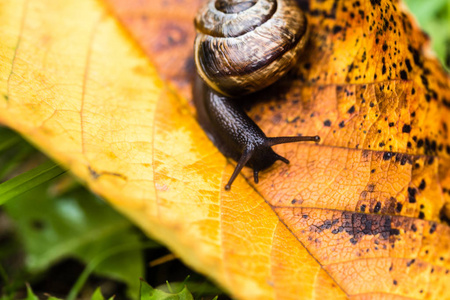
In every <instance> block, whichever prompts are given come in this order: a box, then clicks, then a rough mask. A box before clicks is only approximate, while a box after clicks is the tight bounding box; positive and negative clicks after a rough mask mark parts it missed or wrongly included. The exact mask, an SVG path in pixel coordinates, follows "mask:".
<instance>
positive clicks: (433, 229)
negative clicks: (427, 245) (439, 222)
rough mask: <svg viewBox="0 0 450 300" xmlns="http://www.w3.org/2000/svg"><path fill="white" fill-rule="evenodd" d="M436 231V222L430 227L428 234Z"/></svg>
mask: <svg viewBox="0 0 450 300" xmlns="http://www.w3.org/2000/svg"><path fill="white" fill-rule="evenodd" d="M435 231H436V223H433V224H432V225H431V227H430V234H433V232H435Z"/></svg>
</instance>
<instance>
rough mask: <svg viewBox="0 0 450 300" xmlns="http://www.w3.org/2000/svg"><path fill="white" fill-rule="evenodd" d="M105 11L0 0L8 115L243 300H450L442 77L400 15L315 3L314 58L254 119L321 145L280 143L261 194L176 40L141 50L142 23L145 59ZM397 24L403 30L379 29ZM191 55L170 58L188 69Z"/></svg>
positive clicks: (83, 4) (392, 6)
mask: <svg viewBox="0 0 450 300" xmlns="http://www.w3.org/2000/svg"><path fill="white" fill-rule="evenodd" d="M161 3H162V2H161ZM161 3H160V2H157V3H156V4H155V3H154V4H153V6H151V9H153V12H155V11H158V9H159V8H160V7H159V5H162V4H161ZM175 3H177V4H178V5H180V1H166V2H165V3H164V5H165V10H168V7H169V6H170V7H172V6H171V5H174V4H175ZM186 3H189V2H186ZM192 3H194V1H193V2H192ZM198 3H199V2H198V1H195V5H192V7H191V9H189V10H186V15H189V13H194V12H195V9H193V8H195V6H196V5H197V4H198ZM178 9H180V8H178ZM112 11H114V10H110V9H109V7H108V8H107V7H106V6H104V3H102V2H98V1H95V0H77V1H76V0H66V1H60V2H58V3H55V1H50V0H37V1H14V3H10V1H7V0H3V1H2V2H0V17H1V19H0V34H1V36H2V37H3V38H2V41H1V42H0V76H1V77H0V78H1V79H0V93H1V94H2V95H3V98H0V99H1V100H0V105H1V107H0V123H3V124H5V125H7V126H9V127H11V128H13V129H15V130H17V131H18V132H20V133H21V134H23V135H24V136H25V137H26V138H27V139H29V140H30V141H32V142H33V143H34V144H35V145H37V146H38V147H39V148H40V149H42V150H43V151H44V152H46V153H47V154H49V155H50V156H51V157H53V158H54V159H55V160H57V161H59V162H61V163H62V164H64V165H65V166H67V167H68V168H69V169H70V170H71V171H72V172H73V173H74V174H75V175H76V176H77V177H78V178H80V179H81V180H82V181H84V182H85V183H86V184H87V185H88V186H89V187H90V189H92V190H93V191H94V192H96V193H98V194H100V195H102V196H103V197H104V198H105V199H107V200H108V201H109V202H110V203H111V204H112V205H114V206H115V207H116V208H117V209H118V210H120V211H121V212H123V213H124V214H126V215H127V216H129V217H130V219H132V220H133V221H134V222H135V223H137V224H138V225H139V226H140V227H141V228H143V230H144V231H146V232H147V233H148V234H149V235H151V236H153V237H156V238H158V239H159V240H161V241H162V242H163V243H165V244H166V245H168V246H169V247H170V248H171V249H172V250H173V251H174V252H176V253H177V254H178V255H179V256H180V257H181V258H182V259H183V260H184V261H185V262H187V263H188V264H189V265H191V266H193V267H194V268H196V269H197V270H199V271H201V272H203V273H205V274H207V275H208V276H210V277H211V278H213V279H214V280H215V281H216V282H218V283H219V284H221V285H222V286H223V287H225V288H226V289H227V290H229V291H230V292H231V294H232V295H233V296H235V297H236V298H241V299H273V298H277V299H298V298H304V299H339V298H343V299H344V298H345V299H346V298H352V299H359V298H361V299H365V298H375V299H376V298H382V297H383V296H385V297H388V296H389V297H392V298H394V297H410V298H417V299H420V298H429V299H432V298H436V299H444V298H447V299H448V298H450V295H449V294H448V293H449V292H448V289H447V288H448V282H449V280H450V276H449V274H448V273H449V271H448V270H449V249H450V229H449V227H448V226H447V225H445V222H444V221H443V219H445V217H446V216H448V212H447V211H446V210H445V207H446V206H445V204H446V203H449V195H448V194H447V193H446V192H445V190H444V191H443V190H442V188H445V187H446V186H449V185H450V176H449V172H448V166H449V153H446V151H448V150H447V147H450V146H449V138H448V136H447V133H446V132H445V134H444V133H443V132H444V131H446V130H445V128H446V116H448V108H447V106H448V105H446V102H445V101H447V100H446V99H447V98H446V97H448V95H449V93H450V92H449V91H450V89H449V87H448V85H449V79H448V76H446V75H445V74H443V73H442V71H441V70H440V69H439V66H438V65H437V63H436V61H435V60H434V59H433V58H430V57H429V56H426V55H423V50H422V49H421V48H420V47H421V43H423V42H424V41H425V40H426V39H425V38H424V37H423V36H422V35H420V32H419V31H418V29H417V28H415V27H413V26H412V25H411V22H410V20H409V19H408V17H407V15H406V14H405V13H404V12H403V11H402V10H401V5H399V4H398V3H397V2H396V1H380V0H378V1H373V0H372V1H368V0H367V1H361V2H360V1H354V2H350V1H341V2H337V1H312V2H311V3H310V6H309V17H310V21H311V26H313V29H315V30H313V32H314V33H313V36H312V40H311V42H310V48H309V50H308V51H307V53H306V54H305V58H304V60H303V61H302V62H301V63H300V64H299V65H298V67H297V69H296V70H295V71H294V72H292V74H291V75H290V77H288V78H287V79H286V80H285V81H284V82H282V83H281V84H280V85H279V86H277V87H276V88H273V89H271V90H270V93H267V95H265V96H264V97H263V98H264V99H265V100H266V101H265V102H264V103H260V104H257V105H255V106H254V107H253V108H252V110H251V112H250V114H251V115H252V116H253V117H254V118H255V119H258V120H259V124H260V125H261V127H262V128H263V129H264V130H265V131H266V132H268V133H269V135H272V136H276V135H281V133H282V134H283V135H287V134H294V133H299V132H301V133H305V134H317V133H318V134H320V135H321V136H322V138H323V142H322V143H321V145H319V146H316V145H304V144H298V145H296V146H294V147H287V146H280V147H279V148H277V149H280V151H282V153H286V154H287V155H288V158H289V159H290V160H291V162H292V164H291V165H290V166H288V167H287V166H285V167H280V166H274V167H273V168H271V169H269V170H268V171H267V172H265V174H264V175H263V177H262V180H261V183H260V184H259V185H252V186H250V185H249V184H248V182H247V181H246V179H245V178H251V172H249V171H248V170H246V171H245V172H244V176H245V177H244V176H239V178H238V179H237V181H236V182H235V183H234V185H233V188H232V190H231V191H230V192H225V191H224V190H223V186H224V182H226V181H227V179H228V178H229V176H230V174H231V172H232V170H233V163H230V162H229V161H227V160H226V159H225V158H224V157H223V156H222V155H221V154H220V153H219V152H218V150H217V149H216V148H215V147H214V146H213V144H212V143H211V142H210V141H209V140H208V139H207V137H206V136H205V134H204V133H203V131H202V130H201V129H200V127H199V126H198V124H197V122H196V121H195V118H194V110H193V109H192V106H190V104H189V103H188V101H186V100H185V98H189V97H190V84H189V79H188V78H187V77H185V76H188V75H189V74H188V73H189V72H188V71H186V70H185V73H186V74H185V76H184V75H183V74H182V75H181V77H177V76H176V75H177V74H176V73H174V72H173V70H172V68H170V67H166V65H165V60H164V59H163V58H164V57H165V56H164V55H159V54H161V53H164V51H166V49H172V50H173V48H170V47H169V46H173V45H171V44H170V43H169V44H165V43H164V42H163V41H164V40H159V41H161V42H160V43H159V44H157V45H156V46H158V47H159V48H158V47H156V46H155V44H152V45H151V46H152V47H153V48H152V47H146V46H145V42H142V40H140V39H139V34H136V31H133V30H131V31H132V32H133V33H134V35H135V36H137V37H138V38H137V40H138V41H139V43H141V45H142V46H143V48H144V49H145V52H146V54H147V55H144V52H143V51H141V50H140V47H139V46H138V44H137V43H135V42H134V40H133V39H132V38H131V37H130V36H129V35H128V33H127V32H126V31H125V30H124V29H123V28H122V27H121V25H120V24H119V23H118V22H117V21H116V18H115V16H113V15H112V14H111V12H112ZM169 11H170V10H169ZM191 11H192V12H191ZM352 14H353V17H352ZM153 16H154V15H153ZM389 16H390V17H391V18H392V19H393V21H390V22H392V24H393V23H394V22H396V23H397V24H398V26H399V28H398V29H396V28H395V26H394V28H393V29H389V23H388V25H386V26H387V28H384V31H381V33H380V32H379V30H381V29H382V28H383V27H384V24H386V23H385V22H384V20H385V19H386V20H387V21H389V20H390V19H389ZM150 17H152V15H151V14H150ZM190 19H191V18H190V17H187V18H186V19H180V20H179V21H180V22H182V21H183V20H185V21H186V22H191V21H190ZM152 20H153V21H155V20H156V21H155V22H153V23H152V24H153V26H151V27H149V28H150V30H149V32H150V33H153V36H156V37H158V34H157V33H158V32H159V30H160V29H161V28H166V29H167V28H168V29H170V30H168V31H167V30H166V31H165V32H169V33H172V34H175V36H176V33H177V31H176V29H174V28H177V27H176V26H171V25H173V22H172V21H171V20H168V19H165V18H161V17H160V18H159V19H158V18H153V19H152ZM124 23H127V22H124ZM161 24H163V25H161ZM347 24H349V25H347ZM350 24H351V25H352V26H350ZM372 24H373V25H372ZM371 26H373V28H372V27H371ZM379 26H380V28H381V29H378V27H379ZM391 26H392V25H391ZM402 26H403V28H401V27H402ZM369 27H371V28H369ZM394 29H395V33H394ZM163 32H164V31H163ZM189 33H190V34H193V31H190V32H189ZM400 34H402V36H401V37H400V36H399V35H400ZM414 35H417V36H415V37H414V38H412V37H413V36H414ZM363 37H364V38H363ZM377 39H378V42H376V40H377ZM175 40H176V39H175ZM394 41H398V45H396V44H395V43H393V42H394ZM409 41H410V43H408V42H409ZM187 45H191V44H190V42H189V38H187V39H186V40H184V42H183V43H180V44H178V45H177V44H176V46H178V47H179V48H178V49H176V51H173V52H172V53H174V54H177V53H180V54H179V55H180V56H181V57H182V58H183V59H187V60H188V59H189V57H190V54H189V53H190V51H191V50H192V48H191V47H190V46H189V48H188V46H187ZM385 45H386V46H385ZM149 48H150V50H149ZM166 55H167V54H166ZM397 55H398V56H397ZM148 57H149V58H150V59H149V58H148ZM383 58H384V59H383ZM406 60H408V61H409V66H408V63H407V62H406ZM352 62H354V63H352ZM400 62H401V63H402V65H400ZM153 64H155V65H156V68H155V66H154V65H153ZM394 64H395V65H397V64H398V69H397V67H394ZM413 64H414V67H413V66H412V65H413ZM410 67H411V70H409V68H410ZM426 70H428V71H426ZM178 75H179V74H178ZM160 76H162V77H164V79H167V80H169V81H170V82H171V83H167V82H166V81H163V80H161V79H160ZM405 77H406V78H405ZM424 78H425V79H424ZM305 83H306V84H305ZM425 83H426V84H425ZM172 84H173V85H172ZM432 91H434V92H435V94H436V97H439V99H431V98H433V97H434V96H435V94H434V93H433V92H432ZM180 95H183V96H180ZM428 98H430V99H428ZM280 99H282V100H283V101H282V102H280V101H279V100H280ZM428 100H433V101H434V102H429V101H428ZM299 103H300V104H299ZM427 103H430V104H427ZM280 104H282V106H284V107H281V108H280ZM299 105H300V106H299ZM299 107H300V109H299ZM261 112H264V113H261ZM270 112H273V113H270ZM413 113H416V114H417V116H416V115H414V116H412V114H413ZM429 116H432V117H429ZM430 118H431V119H430ZM433 119H436V120H437V121H435V120H433ZM391 123H393V124H394V125H393V126H391V125H390V124H391ZM405 126H406V127H405ZM408 126H409V127H408ZM421 129H423V130H421ZM405 131H406V132H405ZM408 131H409V132H408ZM439 132H440V133H439ZM409 133H411V134H409ZM414 136H415V137H416V139H415V140H414V138H413V137H414ZM420 141H422V142H421V143H420ZM433 141H434V142H435V146H433ZM419 144H422V145H421V146H419ZM441 145H442V146H441ZM433 148H436V149H435V150H433ZM441 148H442V149H441ZM423 180H425V182H426V184H425V185H426V186H425V187H423V185H422V181H423ZM392 198H394V200H393V199H392ZM422 206H423V207H422Z"/></svg>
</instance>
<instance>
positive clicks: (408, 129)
mask: <svg viewBox="0 0 450 300" xmlns="http://www.w3.org/2000/svg"><path fill="white" fill-rule="evenodd" d="M402 132H404V133H410V132H411V125H408V124H405V125H403V128H402Z"/></svg>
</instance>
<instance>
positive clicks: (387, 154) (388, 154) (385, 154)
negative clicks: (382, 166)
mask: <svg viewBox="0 0 450 300" xmlns="http://www.w3.org/2000/svg"><path fill="white" fill-rule="evenodd" d="M392 155H393V153H392V152H384V154H383V159H384V160H390V159H391V158H392Z"/></svg>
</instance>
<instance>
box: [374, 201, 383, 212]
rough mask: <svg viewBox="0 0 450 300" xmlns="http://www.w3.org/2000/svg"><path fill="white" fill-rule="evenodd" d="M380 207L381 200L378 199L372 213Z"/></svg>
mask: <svg viewBox="0 0 450 300" xmlns="http://www.w3.org/2000/svg"><path fill="white" fill-rule="evenodd" d="M380 209H381V202H380V201H378V202H377V204H376V205H375V207H374V208H373V212H374V213H378V212H379V211H380Z"/></svg>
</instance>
